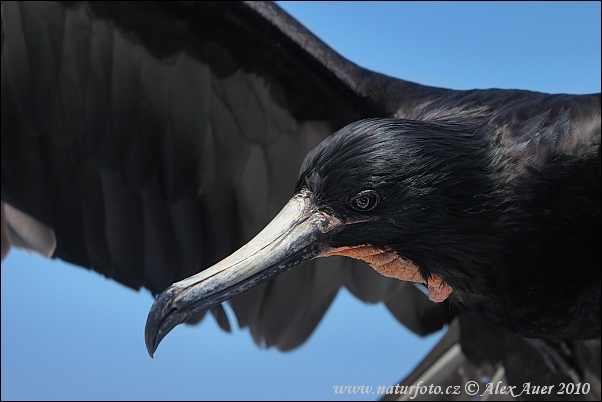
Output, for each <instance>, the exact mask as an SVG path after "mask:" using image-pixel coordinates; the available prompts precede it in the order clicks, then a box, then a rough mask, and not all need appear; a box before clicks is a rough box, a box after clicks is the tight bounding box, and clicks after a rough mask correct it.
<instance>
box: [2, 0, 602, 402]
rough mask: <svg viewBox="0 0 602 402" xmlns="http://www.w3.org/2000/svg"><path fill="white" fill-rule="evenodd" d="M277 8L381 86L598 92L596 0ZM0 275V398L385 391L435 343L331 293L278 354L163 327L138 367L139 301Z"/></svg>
mask: <svg viewBox="0 0 602 402" xmlns="http://www.w3.org/2000/svg"><path fill="white" fill-rule="evenodd" d="M282 6H283V7H284V8H285V9H286V10H287V11H288V12H289V13H291V14H292V15H293V16H294V17H296V18H297V19H298V20H299V21H300V22H301V23H302V24H304V25H305V26H306V27H308V28H309V29H310V30H312V31H313V32H314V33H315V34H317V35H318V36H319V37H320V38H322V39H323V40H324V41H325V42H326V43H328V44H329V45H330V46H332V47H333V48H334V49H335V50H337V51H339V52H340V53H341V54H342V55H343V56H345V57H347V58H349V59H350V60H352V61H354V62H355V63H357V64H359V65H361V66H364V67H367V68H370V69H372V70H375V71H379V72H382V73H386V74H389V75H392V76H396V77H400V78H404V79H407V80H412V81H416V82H420V83H423V84H428V85H434V86H441V87H448V88H455V89H469V88H491V87H498V88H519V89H529V90H534V91H543V92H553V93H554V92H565V93H592V92H600V3H599V2H595V3H576V2H571V3H543V2H537V3H514V2H513V3H473V2H470V3H374V2H371V3H343V2H336V3H285V4H282ZM1 271H2V355H1V359H2V386H1V390H2V391H1V393H2V395H1V396H2V399H84V400H85V399H233V398H236V399H280V398H283V399H348V398H342V397H340V396H337V395H335V394H334V393H333V391H332V387H333V386H335V385H374V386H376V385H390V384H394V383H395V382H396V381H398V380H399V379H401V378H402V377H404V376H405V375H406V374H407V373H408V372H409V370H411V369H412V368H413V366H414V365H415V364H416V363H417V362H418V361H419V360H420V359H421V358H422V357H423V356H424V355H425V354H426V353H427V352H428V350H429V349H430V348H431V347H432V345H434V343H436V341H437V340H438V338H439V337H440V334H439V335H435V336H433V337H430V338H428V339H420V338H418V337H416V336H413V335H411V334H410V333H408V331H406V330H405V329H404V328H403V327H401V326H400V325H398V324H397V323H396V321H395V320H394V319H393V318H392V316H391V315H390V314H389V313H388V312H387V311H386V309H385V308H384V307H383V306H382V305H378V306H367V305H363V304H362V303H360V302H359V301H357V300H356V299H354V298H353V296H350V294H349V293H348V292H347V291H341V292H340V293H339V295H338V296H337V299H336V300H335V303H334V305H333V307H331V309H330V310H329V312H328V313H327V315H326V317H325V319H324V320H323V321H322V323H321V324H320V326H319V327H318V329H317V331H316V332H315V333H314V335H313V336H312V337H311V338H310V340H309V341H308V342H307V343H305V344H304V345H303V346H302V347H300V348H298V349H296V350H294V351H292V352H289V353H281V352H278V351H277V350H272V349H270V350H265V349H259V348H258V347H256V346H255V344H254V343H253V341H252V339H251V337H250V336H249V334H248V332H247V331H246V330H245V331H241V330H236V331H235V332H234V334H226V333H224V332H222V331H221V330H219V329H218V328H217V325H216V324H215V322H214V320H213V319H212V318H209V319H206V320H204V321H203V322H202V323H201V325H199V326H196V327H186V326H181V327H178V328H177V329H175V330H174V331H173V332H172V333H171V334H170V335H169V336H168V337H167V338H166V339H165V340H164V341H163V342H162V344H161V347H160V348H159V349H158V351H157V353H156V354H155V359H151V358H149V357H148V355H147V353H146V348H145V346H144V336H143V332H144V324H145V320H146V315H147V312H148V309H149V308H150V306H151V304H152V298H151V296H150V294H149V293H148V292H146V291H141V292H135V291H133V290H130V289H127V288H125V287H123V286H121V285H119V284H117V283H115V282H113V281H111V280H108V279H105V278H104V277H102V276H100V275H99V274H96V273H94V272H90V271H87V270H84V269H81V268H78V267H74V266H69V265H66V264H62V263H59V262H53V261H48V260H44V259H41V258H38V257H31V256H28V255H24V254H22V253H19V252H14V251H13V253H11V255H9V257H8V259H7V260H6V261H5V262H4V263H3V264H2V270H1ZM356 397H357V398H356V399H360V398H361V396H356ZM364 399H370V400H373V399H376V396H375V395H369V396H366V397H365V398H364Z"/></svg>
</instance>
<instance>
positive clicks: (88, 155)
mask: <svg viewBox="0 0 602 402" xmlns="http://www.w3.org/2000/svg"><path fill="white" fill-rule="evenodd" d="M3 20H4V25H5V29H4V41H3V66H2V67H3V69H2V88H3V90H2V93H3V102H2V124H3V126H2V159H3V168H2V169H3V170H2V172H3V176H2V198H3V201H5V202H6V203H7V205H10V206H11V208H10V210H8V212H7V216H8V218H9V219H8V222H9V224H10V225H9V226H10V227H11V229H14V230H18V223H17V221H16V220H15V219H13V215H14V213H13V211H12V208H16V209H17V210H19V211H22V212H24V213H25V214H27V215H28V216H31V217H33V218H35V219H37V220H38V221H40V222H41V223H42V224H43V225H45V227H48V228H50V229H51V230H52V231H53V232H54V234H55V236H56V250H55V251H54V254H53V256H54V257H58V258H61V259H63V260H65V261H68V262H71V263H74V264H76V265H81V266H84V267H89V268H92V269H94V270H96V271H98V272H100V273H102V274H104V275H105V276H107V277H109V278H113V279H115V280H117V281H119V282H120V283H123V284H125V285H127V286H130V287H132V288H135V289H137V288H140V287H146V288H148V289H149V290H150V291H151V292H153V293H158V292H160V291H162V290H163V289H164V288H165V287H167V286H168V285H169V284H171V283H172V282H174V281H177V280H180V279H182V278H185V277H188V276H190V275H192V274H194V273H196V272H198V271H200V270H201V269H203V268H205V267H207V266H210V265H211V264H213V263H215V262H216V261H218V260H219V259H221V258H223V257H225V256H226V255H228V254H229V253H231V252H232V251H233V250H235V249H236V248H238V247H239V246H241V245H242V244H244V242H246V241H247V240H248V239H250V238H251V237H252V236H253V235H255V234H256V233H257V232H259V231H260V230H261V228H262V227H264V226H265V225H266V224H267V223H268V222H269V220H270V219H271V218H272V217H273V216H274V215H275V214H276V213H277V211H278V210H279V209H280V208H281V207H282V205H284V204H285V202H286V200H287V199H288V198H289V197H290V195H291V194H292V190H293V186H294V183H295V179H296V175H297V174H298V170H299V167H300V165H301V162H302V160H303V158H304V156H305V155H306V154H307V152H308V151H309V150H310V149H312V148H313V147H314V146H315V145H317V144H318V143H319V142H320V141H321V140H323V139H324V138H326V136H328V135H329V134H330V133H332V132H333V131H335V130H336V129H338V128H340V127H341V126H342V125H344V124H347V123H349V122H351V121H354V120H357V119H359V118H363V117H368V116H382V115H386V114H387V113H391V112H390V111H387V110H385V109H386V108H390V107H389V105H386V104H384V103H383V102H381V101H380V100H379V99H377V98H376V97H375V96H372V95H371V94H370V93H369V92H368V91H366V88H372V87H373V86H372V85H369V84H370V82H371V79H369V78H370V77H371V75H370V74H369V72H367V71H365V70H363V69H361V68H359V67H358V66H356V65H354V64H353V63H351V62H349V61H347V60H345V59H344V58H342V57H340V56H339V55H338V54H337V53H335V52H334V51H333V50H332V49H330V48H329V47H327V46H326V45H325V44H324V43H322V42H321V41H320V40H319V39H317V38H316V37H315V36H313V35H312V34H311V33H309V32H308V31H307V30H306V29H305V28H303V27H302V26H301V25H300V24H298V23H297V22H296V21H295V20H294V19H292V18H291V17H290V16H288V15H287V14H286V13H284V12H283V11H282V10H281V9H280V8H278V7H277V6H275V5H274V4H271V3H259V4H241V3H211V4H205V3H199V4H174V3H154V4H137V3H132V4H114V3H99V4H97V3H73V4H61V3H45V4H42V5H38V4H29V3H15V4H12V3H11V4H6V5H4V6H3ZM378 80H379V82H382V83H383V85H384V84H386V81H387V80H390V81H394V79H392V78H389V77H385V76H378ZM407 85H408V86H412V87H418V88H419V87H420V86H418V85H416V84H410V83H407ZM352 265H360V264H357V263H353V262H351V261H346V260H338V261H336V260H335V261H333V260H325V261H320V260H319V261H316V262H311V263H308V264H307V266H305V267H303V268H300V269H297V270H294V271H292V272H290V273H288V274H287V275H284V276H282V277H279V278H277V279H275V280H274V281H272V282H271V283H269V284H267V285H265V286H261V287H259V288H257V289H254V290H253V291H250V292H247V293H246V294H244V295H242V296H240V297H238V298H237V299H234V300H232V301H231V304H232V306H233V308H234V311H235V312H236V315H237V318H238V321H239V323H240V324H241V325H242V326H249V327H250V328H251V332H252V334H253V336H254V338H255V340H256V342H258V343H265V344H266V345H267V346H272V345H276V346H277V347H279V348H280V349H282V350H288V349H291V348H293V347H295V346H298V345H299V344H301V343H302V342H303V341H305V340H306V339H307V337H308V336H309V335H310V334H311V332H312V331H313V329H314V328H315V326H316V325H317V324H318V322H319V321H320V319H321V318H322V316H323V315H324V313H325V312H326V310H327V309H328V307H329V305H330V303H331V302H332V300H333V298H334V296H335V295H336V293H337V291H338V289H339V288H340V287H341V286H343V285H347V287H348V288H349V289H350V290H351V291H352V292H353V293H354V294H355V295H356V296H358V297H360V298H361V299H362V300H365V301H369V302H372V303H375V302H380V301H385V302H387V305H388V306H391V310H392V311H393V312H394V314H395V315H396V317H397V318H398V319H400V320H401V321H402V322H403V323H404V324H405V325H406V326H408V327H409V328H411V329H412V330H414V331H416V332H418V333H420V334H426V333H429V332H432V331H435V330H438V329H440V328H441V327H442V325H443V324H444V323H445V322H446V321H447V319H448V315H449V314H448V313H447V311H448V308H447V307H446V306H445V307H443V306H436V305H433V304H432V303H430V302H428V301H427V300H426V298H424V296H423V294H422V293H421V292H420V291H418V290H417V289H415V288H414V287H413V286H411V285H407V284H404V283H400V282H397V281H393V280H390V279H386V278H383V277H381V276H379V275H377V274H375V273H373V272H371V270H370V269H366V268H365V267H358V268H355V269H351V266H352ZM399 301H403V303H400V302H399ZM216 317H218V321H219V322H220V324H221V325H222V326H223V327H224V328H227V326H228V324H227V320H226V319H225V315H224V314H223V312H222V311H221V310H217V311H216Z"/></svg>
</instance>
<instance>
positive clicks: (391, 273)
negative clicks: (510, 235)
mask: <svg viewBox="0 0 602 402" xmlns="http://www.w3.org/2000/svg"><path fill="white" fill-rule="evenodd" d="M331 255H343V256H346V257H351V258H355V259H356V260H363V261H366V262H367V263H368V264H370V266H371V267H372V268H374V270H376V272H378V273H379V274H381V275H384V276H387V277H389V278H397V279H399V280H402V281H409V282H420V283H426V284H427V286H428V295H429V299H430V300H431V301H434V302H438V303H440V302H442V301H444V300H445V299H447V297H448V296H449V295H450V294H451V292H452V291H453V290H454V289H453V288H452V287H451V286H449V285H448V284H447V283H445V282H444V281H443V279H442V278H441V277H440V276H439V275H431V277H430V278H429V280H428V282H425V280H424V279H423V278H422V275H421V274H420V271H419V270H418V267H417V266H416V265H414V263H413V262H412V261H410V260H407V259H405V258H403V257H400V256H399V255H398V254H397V253H396V252H395V251H391V250H381V249H378V248H376V247H372V246H370V245H362V246H354V247H339V248H333V249H331V250H329V251H327V252H325V253H322V254H320V255H319V257H328V256H331Z"/></svg>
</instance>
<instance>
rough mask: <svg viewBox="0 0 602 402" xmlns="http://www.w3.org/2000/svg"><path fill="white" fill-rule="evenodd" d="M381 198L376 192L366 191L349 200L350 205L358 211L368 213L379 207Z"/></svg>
mask: <svg viewBox="0 0 602 402" xmlns="http://www.w3.org/2000/svg"><path fill="white" fill-rule="evenodd" d="M379 201H380V198H379V197H378V193H377V192H376V191H374V190H364V191H361V192H359V193H357V194H356V195H354V196H353V197H351V199H350V200H349V205H350V206H351V208H353V209H355V210H356V211H361V212H366V211H372V210H373V209H374V208H376V206H377V205H378V203H379Z"/></svg>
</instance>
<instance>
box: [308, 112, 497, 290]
mask: <svg viewBox="0 0 602 402" xmlns="http://www.w3.org/2000/svg"><path fill="white" fill-rule="evenodd" d="M486 130H487V129H486V128H485V127H483V125H482V124H479V122H478V121H470V122H469V123H468V124H467V123H464V124H457V123H454V122H443V121H442V122H424V121H413V120H402V119H368V120H362V121H359V122H356V123H353V124H350V125H348V126H346V127H344V128H343V129H341V130H340V131H338V132H337V133H335V134H333V135H332V136H330V137H329V138H328V139H326V140H325V141H323V142H322V143H321V144H320V145H318V146H317V147H316V148H315V149H313V150H312V151H311V152H310V153H309V154H308V155H307V157H306V158H305V161H304V163H303V166H302V168H301V173H300V175H299V178H298V181H297V191H298V190H300V189H301V188H307V189H308V190H310V191H311V193H312V194H313V201H314V202H315V203H316V205H317V206H318V207H319V208H323V209H324V210H326V211H328V212H329V213H331V214H333V215H335V216H337V217H338V218H339V219H342V220H346V221H354V220H362V219H363V218H365V217H366V216H370V217H373V218H374V219H372V220H369V221H367V222H363V223H361V224H358V225H350V226H347V227H348V230H343V231H341V232H340V233H339V234H338V235H336V236H334V237H332V239H331V240H330V241H331V242H332V244H331V246H333V247H340V246H353V245H359V244H371V245H373V246H376V247H384V248H392V249H394V250H395V251H398V252H399V254H400V255H402V256H404V257H405V258H407V259H410V260H411V261H413V262H414V263H416V264H417V265H418V266H419V268H420V270H421V273H422V274H423V276H425V277H427V276H428V274H430V273H436V274H438V275H441V276H443V277H444V278H445V277H447V280H448V281H449V282H448V283H449V284H450V285H452V286H454V287H455V288H457V289H467V290H474V289H473V287H474V286H473V285H475V284H474V282H473V281H470V280H467V279H468V278H469V277H472V276H473V274H474V272H475V271H477V272H479V271H481V272H482V271H484V270H488V269H489V267H490V265H491V261H490V260H489V258H488V256H490V255H492V252H494V250H495V248H496V247H497V241H496V233H495V231H496V230H495V228H494V225H495V222H496V220H497V218H498V215H499V208H500V205H499V200H500V197H499V194H498V191H499V189H498V188H497V187H496V183H495V180H493V177H494V174H493V173H494V169H495V166H493V165H492V163H491V161H492V160H493V158H492V153H493V150H492V147H491V146H490V145H489V143H488V141H489V140H490V137H491V136H489V135H487V134H488V133H487V131H486ZM486 239H489V241H487V240H486ZM475 247H478V248H479V250H475V249H474V248H475ZM477 285H478V284H477Z"/></svg>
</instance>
